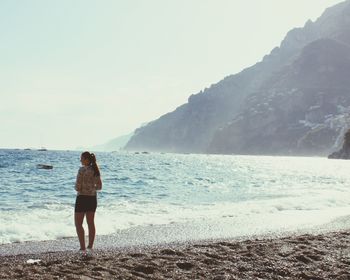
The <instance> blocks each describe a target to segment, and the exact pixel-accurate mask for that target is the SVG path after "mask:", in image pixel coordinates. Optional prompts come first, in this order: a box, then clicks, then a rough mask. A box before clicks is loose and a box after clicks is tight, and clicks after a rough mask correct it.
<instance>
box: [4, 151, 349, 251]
mask: <svg viewBox="0 0 350 280" xmlns="http://www.w3.org/2000/svg"><path fill="white" fill-rule="evenodd" d="M80 154H81V153H80V152H77V151H38V150H18V149H17V150H9V149H1V150H0V244H9V243H18V242H24V241H42V240H57V239H62V238H69V237H75V236H76V232H75V227H74V203H75V199H76V191H75V189H74V187H75V180H76V175H77V172H78V169H79V167H80ZM96 157H97V162H98V164H99V167H100V171H101V176H102V181H103V188H102V191H101V192H99V193H98V208H97V211H96V216H95V223H96V229H97V235H113V234H116V233H119V234H120V233H121V232H132V230H133V229H142V228H143V229H147V228H151V227H153V228H155V229H162V228H168V229H169V228H170V229H176V228H177V229H179V228H180V229H181V230H180V231H179V232H181V234H183V235H186V236H188V238H192V239H196V238H198V239H200V238H216V237H218V238H221V237H225V238H226V237H235V236H244V235H247V234H266V233H271V232H288V231H295V230H300V229H305V228H313V227H320V226H322V225H327V224H334V222H335V221H344V219H345V220H346V219H347V221H349V219H348V217H349V216H350V161H346V160H329V159H327V158H321V157H277V156H276V157H272V156H238V155H204V154H172V153H146V152H144V153H142V152H139V153H136V152H125V151H120V152H110V153H108V152H97V153H96ZM38 164H46V165H52V166H53V169H48V170H46V169H39V168H37V165H38ZM347 226H349V224H348V223H343V224H342V223H338V227H340V228H341V227H347ZM194 228H200V230H197V231H194V230H193V229H194ZM153 232H156V231H153ZM179 234H180V233H179ZM176 235H177V234H176ZM163 238H164V239H165V240H166V239H167V238H169V237H167V236H163Z"/></svg>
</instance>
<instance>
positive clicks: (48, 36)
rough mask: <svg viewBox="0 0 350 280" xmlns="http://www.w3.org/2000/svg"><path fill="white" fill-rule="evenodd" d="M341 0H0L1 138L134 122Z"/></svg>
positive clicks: (39, 142) (14, 144) (74, 133)
mask: <svg viewBox="0 0 350 280" xmlns="http://www.w3.org/2000/svg"><path fill="white" fill-rule="evenodd" d="M340 2H343V1H342V0H307V1H305V0H60V1H56V0H55V1H54V0H31V1H30V0H0V128H1V130H0V131H1V133H0V148H39V147H46V148H49V149H75V148H76V147H91V146H94V145H97V144H102V143H105V142H107V141H108V140H110V139H113V138H115V137H118V136H120V135H124V134H128V133H130V132H133V131H134V130H135V129H136V128H137V127H139V126H140V125H141V124H143V123H146V122H149V121H152V120H155V119H157V118H159V117H160V116H161V115H163V114H165V113H168V112H170V111H173V110H175V109H176V107H178V106H180V105H181V104H183V103H186V102H187V99H188V97H189V96H190V95H191V94H195V93H198V92H200V91H201V90H203V89H204V88H207V87H209V86H210V85H211V84H214V83H217V82H219V81H220V80H222V79H223V78H224V77H225V76H228V75H231V74H235V73H238V72H240V71H241V70H243V69H244V68H246V67H249V66H251V65H254V64H255V63H256V62H258V61H260V60H261V59H262V58H263V56H264V55H266V54H268V53H269V52H270V51H271V50H272V49H273V48H274V47H276V46H279V45H280V43H281V41H282V40H283V38H284V37H285V35H286V33H287V32H288V31H289V30H290V29H292V28H295V27H302V26H304V24H305V22H306V21H307V20H308V19H311V20H313V21H314V20H316V19H317V18H318V17H319V16H320V15H321V14H322V13H323V11H324V10H325V9H326V8H327V7H330V6H333V5H335V4H337V3H340Z"/></svg>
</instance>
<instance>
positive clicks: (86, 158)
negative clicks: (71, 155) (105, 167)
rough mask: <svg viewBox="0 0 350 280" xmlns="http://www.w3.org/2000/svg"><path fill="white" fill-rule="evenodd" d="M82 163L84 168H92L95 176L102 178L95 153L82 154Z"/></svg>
mask: <svg viewBox="0 0 350 280" xmlns="http://www.w3.org/2000/svg"><path fill="white" fill-rule="evenodd" d="M80 161H81V163H82V165H84V166H91V167H92V168H93V169H94V172H95V176H100V170H99V168H98V166H97V163H96V157H95V155H94V154H93V153H90V152H84V153H82V154H81V157H80Z"/></svg>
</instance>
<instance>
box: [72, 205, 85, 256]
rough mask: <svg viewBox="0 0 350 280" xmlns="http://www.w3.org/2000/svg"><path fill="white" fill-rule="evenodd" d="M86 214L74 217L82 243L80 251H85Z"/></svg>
mask: <svg viewBox="0 0 350 280" xmlns="http://www.w3.org/2000/svg"><path fill="white" fill-rule="evenodd" d="M84 216H85V213H84V212H76V213H75V215H74V220H75V228H76V230H77V235H78V238H79V243H80V250H85V249H86V248H85V232H84V227H83V221H84Z"/></svg>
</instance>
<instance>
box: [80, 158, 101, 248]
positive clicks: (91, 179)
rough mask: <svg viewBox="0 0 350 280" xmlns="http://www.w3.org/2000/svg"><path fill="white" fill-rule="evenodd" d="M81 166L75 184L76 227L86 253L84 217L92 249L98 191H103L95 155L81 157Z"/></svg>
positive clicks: (89, 246) (81, 245) (81, 246)
mask: <svg viewBox="0 0 350 280" xmlns="http://www.w3.org/2000/svg"><path fill="white" fill-rule="evenodd" d="M80 161H81V164H82V165H83V166H82V167H80V169H79V171H78V175H77V180H76V183H75V190H76V191H77V199H76V202H75V215H74V220H75V227H76V230H77V235H78V238H79V243H80V250H81V251H82V253H83V254H85V253H86V247H85V232H84V228H83V221H84V216H85V214H86V220H87V224H88V228H89V245H88V247H87V248H88V249H90V250H91V249H92V246H93V245H94V240H95V222H94V218H95V211H96V207H97V197H96V191H97V190H101V189H102V181H101V176H100V170H99V168H98V166H97V163H96V157H95V155H94V154H92V153H89V152H84V153H82V154H81V157H80Z"/></svg>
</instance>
